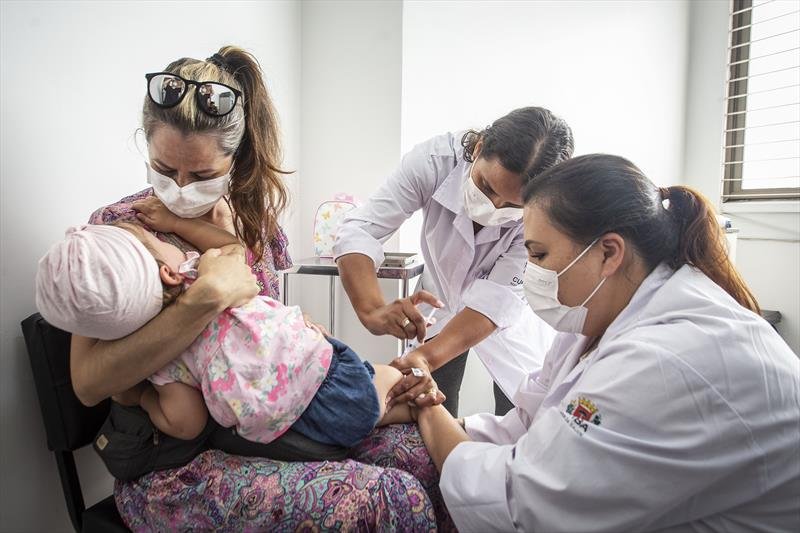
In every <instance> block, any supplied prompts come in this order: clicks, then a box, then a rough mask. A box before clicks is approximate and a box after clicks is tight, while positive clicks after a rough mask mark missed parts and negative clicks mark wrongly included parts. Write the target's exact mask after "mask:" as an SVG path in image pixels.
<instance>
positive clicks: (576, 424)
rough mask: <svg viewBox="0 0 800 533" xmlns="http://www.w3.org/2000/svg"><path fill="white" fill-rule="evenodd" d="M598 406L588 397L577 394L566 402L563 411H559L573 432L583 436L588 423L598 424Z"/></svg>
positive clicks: (587, 428) (588, 425)
mask: <svg viewBox="0 0 800 533" xmlns="http://www.w3.org/2000/svg"><path fill="white" fill-rule="evenodd" d="M598 411H599V409H598V407H597V406H596V405H595V404H594V402H593V401H591V400H590V399H588V398H584V397H583V396H579V397H578V398H576V399H574V400H572V401H571V402H569V403H568V404H567V408H566V409H565V412H562V413H561V416H562V417H564V420H566V421H567V424H569V427H571V428H572V429H573V430H574V431H575V433H577V434H578V435H580V436H583V434H584V433H586V432H587V431H588V430H589V427H590V425H595V426H599V425H600V419H601V417H600V413H599V412H598Z"/></svg>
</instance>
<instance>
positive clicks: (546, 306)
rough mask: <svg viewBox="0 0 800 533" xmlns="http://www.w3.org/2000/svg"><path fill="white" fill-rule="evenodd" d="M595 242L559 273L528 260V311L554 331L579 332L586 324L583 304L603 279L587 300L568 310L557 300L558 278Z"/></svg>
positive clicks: (526, 271)
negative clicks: (529, 309)
mask: <svg viewBox="0 0 800 533" xmlns="http://www.w3.org/2000/svg"><path fill="white" fill-rule="evenodd" d="M596 242H597V239H595V240H593V241H592V243H591V244H590V245H589V246H587V247H586V249H585V250H583V251H582V252H581V253H580V254H579V255H578V257H576V258H575V259H573V260H572V262H571V263H570V264H568V265H567V266H566V268H564V270H562V271H561V272H556V271H555V270H548V269H546V268H542V267H540V266H539V265H537V264H534V263H532V262H530V261H528V267H527V268H526V269H525V280H524V285H523V288H524V289H525V297H526V298H527V299H528V305H530V306H531V309H533V312H534V313H536V314H537V315H538V316H539V318H541V319H542V320H544V321H545V322H547V323H548V324H550V325H551V326H552V327H553V329H555V330H556V331H563V332H566V333H583V326H584V325H585V324H586V315H587V314H588V312H589V309H587V308H586V304H587V303H588V302H589V300H591V299H592V296H594V295H595V293H597V291H599V290H600V287H602V286H603V283H605V282H606V278H603V279H602V280H600V283H599V284H598V285H597V286H596V287H595V288H594V290H593V291H592V293H591V294H590V295H589V297H588V298H586V299H585V300H584V301H583V303H582V304H580V305H578V306H575V307H570V306H568V305H563V304H562V303H561V302H560V301H559V300H558V278H559V277H561V275H562V274H563V273H564V272H566V271H567V270H569V269H570V268H571V267H572V265H574V264H575V263H577V262H578V260H579V259H580V258H581V257H583V256H584V254H586V252H588V251H589V249H590V248H591V247H592V246H594V244H595V243H596Z"/></svg>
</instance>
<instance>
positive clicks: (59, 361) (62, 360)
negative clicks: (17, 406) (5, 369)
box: [22, 313, 128, 533]
mask: <svg viewBox="0 0 800 533" xmlns="http://www.w3.org/2000/svg"><path fill="white" fill-rule="evenodd" d="M22 333H23V335H24V336H25V344H26V346H27V348H28V357H29V358H30V361H31V369H32V370H33V380H34V382H35V383H36V392H37V395H38V396H39V406H40V407H41V408H42V419H43V420H44V427H45V430H46V432H47V447H48V448H49V449H50V451H52V452H53V455H55V457H56V464H57V465H58V474H59V477H60V478H61V488H62V489H63V490H64V500H65V501H66V504H67V511H68V512H69V517H70V520H71V521H72V526H73V527H74V528H75V531H77V532H84V533H94V532H97V533H114V532H127V531H128V529H127V528H126V527H125V525H124V523H123V522H122V518H121V517H120V515H119V513H118V512H117V506H116V504H115V503H114V497H113V496H108V497H107V498H105V499H104V500H102V501H100V502H98V503H96V504H95V505H93V506H91V507H89V508H88V509H87V508H86V505H85V504H84V502H83V491H82V490H81V483H80V478H79V476H78V470H77V468H76V467H75V458H74V456H73V455H72V452H73V451H74V450H77V449H78V448H82V447H83V446H86V445H88V444H91V443H92V441H93V440H94V437H95V435H96V434H97V432H98V430H99V429H100V426H101V424H102V423H103V421H104V420H105V418H106V416H107V415H108V409H109V400H106V401H104V402H102V403H100V404H98V405H96V406H94V407H86V406H85V405H83V404H82V403H81V402H80V401H79V400H78V398H77V397H76V396H75V392H74V391H73V390H72V382H71V379H70V371H69V343H70V334H69V333H67V332H65V331H62V330H60V329H57V328H55V327H53V326H51V325H50V324H48V323H47V322H46V321H45V320H44V319H43V318H42V316H41V315H40V314H39V313H35V314H33V315H31V316H29V317H28V318H26V319H25V320H23V321H22Z"/></svg>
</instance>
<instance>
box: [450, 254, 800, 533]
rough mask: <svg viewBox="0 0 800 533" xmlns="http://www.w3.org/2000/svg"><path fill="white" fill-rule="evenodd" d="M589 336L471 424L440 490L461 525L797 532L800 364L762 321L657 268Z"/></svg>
mask: <svg viewBox="0 0 800 533" xmlns="http://www.w3.org/2000/svg"><path fill="white" fill-rule="evenodd" d="M586 342H587V339H586V338H585V337H582V336H578V335H572V334H559V335H558V337H557V338H556V341H555V343H554V345H553V347H552V349H551V351H550V352H549V353H548V354H547V358H546V359H545V363H544V367H543V368H542V370H541V371H537V372H534V373H532V374H531V375H530V376H529V377H528V378H527V379H526V381H525V383H524V385H523V386H522V387H521V388H520V390H519V391H518V393H517V394H516V396H515V403H516V405H518V407H517V408H516V409H515V410H513V411H511V412H510V413H509V414H508V415H506V416H505V417H504V418H500V417H494V416H490V415H475V416H473V417H468V418H467V419H466V420H465V423H466V428H467V432H468V433H469V435H470V437H471V438H472V439H473V441H474V442H466V443H462V444H459V445H458V446H456V448H455V449H454V450H453V451H452V453H451V454H450V455H449V456H448V458H447V460H446V461H445V463H444V467H443V471H442V476H441V483H440V486H441V490H442V494H443V496H444V499H445V502H446V504H447V507H448V509H449V510H450V513H451V515H452V517H453V520H454V521H455V523H456V525H457V526H458V528H459V530H461V531H462V532H467V531H481V532H484V531H511V530H518V531H527V532H536V531H545V532H554V531H567V532H573V533H574V532H579V531H644V530H660V529H675V530H680V531H752V530H759V531H800V402H799V401H798V390H799V389H800V362H799V361H798V358H797V356H795V354H794V353H792V351H791V350H790V349H789V347H788V346H787V345H786V343H784V342H783V340H782V339H781V338H780V337H779V336H778V334H777V333H776V332H775V331H774V330H773V329H772V328H771V327H770V326H769V325H768V324H767V323H766V322H765V321H764V320H763V319H761V317H759V316H757V315H755V314H754V313H751V312H750V311H748V310H746V309H744V308H742V307H741V306H739V305H738V304H737V303H736V302H735V301H734V300H733V299H732V298H731V297H730V296H728V294H727V293H725V292H724V291H723V290H722V289H721V288H720V287H719V286H717V285H716V284H715V283H714V282H712V281H711V280H710V279H709V278H707V277H706V276H705V275H703V274H702V273H700V272H699V271H697V270H695V269H693V268H691V267H688V266H684V267H683V268H681V269H679V270H678V271H676V272H673V271H672V270H670V269H669V268H667V267H666V266H663V265H662V266H659V267H658V268H657V269H655V270H654V271H653V273H651V274H650V276H649V277H648V278H647V279H646V280H645V281H644V283H643V284H642V285H641V287H640V288H639V289H638V291H637V292H636V294H635V295H634V297H633V299H632V300H631V302H630V303H629V305H628V306H627V307H626V308H625V309H624V310H623V312H622V313H621V314H620V315H619V316H618V317H617V319H616V320H615V321H614V322H613V323H612V324H611V326H610V327H609V328H608V330H607V331H606V333H605V335H604V336H603V338H602V339H601V341H600V342H599V344H598V346H597V348H596V349H595V350H593V351H592V353H591V354H589V356H588V357H587V358H585V359H584V360H583V361H580V362H579V355H580V354H581V353H582V351H583V349H584V346H585V344H586ZM574 414H577V415H579V416H578V417H577V418H576V417H575V416H573V415H574Z"/></svg>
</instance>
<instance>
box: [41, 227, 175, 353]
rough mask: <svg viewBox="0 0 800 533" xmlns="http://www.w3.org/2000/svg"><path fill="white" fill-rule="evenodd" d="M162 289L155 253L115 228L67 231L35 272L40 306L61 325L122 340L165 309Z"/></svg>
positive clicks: (81, 333)
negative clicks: (163, 307) (162, 308)
mask: <svg viewBox="0 0 800 533" xmlns="http://www.w3.org/2000/svg"><path fill="white" fill-rule="evenodd" d="M163 292H164V290H163V287H162V285H161V277H160V275H159V272H158V264H157V263H156V260H155V258H154V257H153V255H152V254H151V253H150V252H149V251H148V250H147V248H145V247H144V245H143V244H142V243H141V242H140V241H139V240H138V239H137V238H136V237H134V236H133V235H132V234H131V233H130V232H128V231H125V230H124V229H122V228H118V227H115V226H102V225H83V226H75V227H72V228H70V229H68V230H67V232H66V237H65V239H64V240H63V241H61V242H59V243H57V244H56V245H54V246H53V247H52V248H50V251H49V252H47V255H45V256H44V257H43V258H42V259H40V260H39V270H38V272H37V273H36V307H37V308H38V309H39V312H40V313H41V314H42V316H43V317H44V319H45V320H47V321H48V322H49V323H51V324H52V325H54V326H56V327H57V328H61V329H63V330H65V331H69V332H70V333H76V334H78V335H82V336H84V337H91V338H94V339H103V340H111V339H119V338H121V337H125V336H126V335H129V334H131V333H133V332H134V331H136V330H137V329H139V328H140V327H142V326H143V325H144V324H146V323H147V322H148V321H149V320H150V319H152V318H153V317H154V316H156V315H157V314H158V313H159V312H160V311H161V306H162V301H163Z"/></svg>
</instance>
